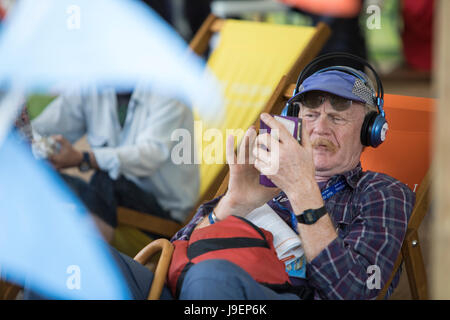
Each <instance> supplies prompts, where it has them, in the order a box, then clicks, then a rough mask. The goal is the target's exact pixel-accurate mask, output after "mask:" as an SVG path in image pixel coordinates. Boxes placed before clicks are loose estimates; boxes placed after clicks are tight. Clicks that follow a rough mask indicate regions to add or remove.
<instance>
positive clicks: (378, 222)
mask: <svg viewBox="0 0 450 320" xmlns="http://www.w3.org/2000/svg"><path fill="white" fill-rule="evenodd" d="M353 72H354V73H355V75H358V76H353V75H350V74H348V73H346V72H342V71H336V70H330V71H325V72H321V73H318V74H314V75H312V76H310V77H308V78H307V79H306V80H304V82H303V84H302V88H303V90H301V91H300V93H299V94H298V95H297V96H296V99H298V102H299V103H300V112H299V117H301V118H302V119H303V124H304V125H303V132H302V137H303V141H302V145H300V144H298V142H297V140H296V139H294V138H293V137H292V135H291V134H290V133H289V132H288V131H287V130H286V129H285V128H284V127H283V125H281V124H280V123H278V122H277V121H276V120H275V119H274V118H273V117H271V116H270V115H268V114H262V115H261V119H262V120H263V121H264V122H265V123H267V124H268V125H269V126H270V127H271V128H272V129H278V131H279V138H278V139H274V138H273V137H270V136H269V137H268V136H267V134H264V135H259V136H258V137H255V135H252V133H251V132H252V131H251V130H249V131H248V132H247V134H246V136H245V137H244V140H243V141H244V143H242V144H241V147H240V149H239V152H245V151H246V149H247V150H252V151H253V154H254V156H255V157H256V159H255V161H254V165H250V164H238V163H236V162H235V161H234V158H233V157H235V155H234V154H233V152H230V150H233V149H232V145H233V140H232V139H230V140H229V145H228V146H227V147H228V150H229V151H228V162H229V163H234V164H230V181H229V187H228V191H227V192H226V194H225V195H224V196H223V197H221V198H219V199H215V200H212V201H211V202H208V203H205V204H204V205H203V206H202V207H200V208H199V210H198V212H197V215H196V216H195V217H194V218H193V220H192V222H191V223H190V224H189V225H188V226H186V227H185V228H184V229H182V230H180V232H178V234H177V235H175V237H174V239H173V240H175V239H189V238H190V237H191V235H192V234H193V232H194V233H195V232H196V231H197V230H199V229H200V228H207V227H208V226H209V225H210V224H211V222H213V223H214V221H217V220H224V219H226V217H228V216H229V215H238V216H243V217H245V216H246V215H247V214H249V213H250V212H252V211H253V210H254V209H256V208H258V207H260V206H262V205H263V204H264V203H268V204H269V206H270V207H272V209H273V210H274V211H275V212H276V213H278V215H279V216H280V217H282V218H283V219H284V220H285V221H286V223H288V224H289V225H291V227H292V228H294V229H295V231H297V232H298V234H299V237H300V239H301V241H302V246H303V249H304V253H305V256H306V261H307V264H306V277H305V279H301V278H297V277H290V278H291V281H292V283H293V284H294V285H298V286H305V287H307V288H310V289H311V291H312V293H313V297H314V298H315V299H372V298H375V297H376V296H377V295H378V293H379V290H377V289H381V288H382V287H383V286H384V284H385V283H386V282H387V280H388V279H389V277H390V275H391V273H392V270H393V266H394V263H395V260H396V258H397V255H398V253H399V252H400V248H401V244H402V241H403V238H404V236H405V232H406V227H407V221H408V218H409V215H410V214H411V211H412V208H413V205H414V200H415V198H414V193H413V192H412V191H411V190H410V189H409V188H407V187H406V186H405V185H404V184H403V183H401V182H399V181H397V180H395V179H394V178H392V177H389V176H387V175H385V174H381V173H375V172H370V171H367V172H364V171H363V170H362V168H361V165H360V156H361V152H362V151H363V148H364V147H365V146H364V145H363V143H362V139H361V130H365V129H366V128H362V127H363V123H364V120H365V119H366V115H367V114H368V113H370V112H372V111H374V110H376V107H375V103H374V102H373V101H374V100H373V99H372V98H373V97H374V96H375V92H374V89H373V87H372V86H371V84H370V81H369V80H368V78H367V76H366V75H365V74H363V73H361V72H358V71H356V70H353ZM360 76H361V77H363V79H367V82H366V85H361V82H360V80H358V79H359V78H360ZM357 82H359V83H358V89H359V91H358V94H357V95H355V89H354V88H355V83H357ZM336 88H339V90H336ZM252 141H254V147H253V148H252V147H251V145H252ZM275 143H278V152H279V154H278V156H277V157H275V158H278V159H279V169H278V171H277V172H276V173H275V174H271V175H269V177H270V179H271V180H272V181H273V182H274V184H275V185H276V186H278V188H279V189H281V190H282V193H281V194H280V195H279V196H278V197H276V198H274V199H272V198H273V197H274V196H276V195H277V194H278V192H279V191H280V190H278V189H275V190H274V189H270V188H266V187H264V186H262V185H260V184H259V179H258V177H259V174H260V173H263V174H265V173H270V169H271V164H270V162H271V161H270V159H271V154H270V153H271V144H275ZM261 147H264V148H261ZM272 159H273V157H272ZM330 192H331V193H330ZM324 195H327V196H326V197H324ZM283 200H285V201H284V202H283ZM276 202H278V203H281V202H283V206H284V207H285V208H288V210H281V209H282V208H280V206H278V205H276ZM286 211H290V212H292V213H293V214H295V216H302V215H303V214H305V213H306V212H307V211H309V213H311V212H312V213H313V216H314V218H315V219H314V220H316V221H315V222H314V223H312V224H307V223H304V222H303V223H302V222H300V223H298V224H296V225H292V224H291V223H290V222H291V220H290V217H289V214H287V213H286ZM212 213H213V214H212ZM211 216H212V217H213V219H212V220H211V218H210V217H211ZM214 218H215V220H214ZM299 221H302V220H301V219H299ZM373 270H379V271H380V273H379V277H380V282H379V284H378V285H376V286H373V285H370V284H369V285H368V283H367V282H368V278H369V276H371V274H372V272H373ZM398 279H399V272H398V273H397V274H396V276H395V278H394V280H393V282H392V284H391V285H390V287H389V290H388V295H390V294H391V293H392V290H393V289H394V288H395V287H396V285H397V284H398ZM211 281H214V282H215V283H216V285H214V286H211V285H208V283H211ZM180 297H181V298H185V297H186V298H192V299H197V298H198V299H203V298H205V299H207V298H209V299H211V298H213V299H214V298H217V299H233V298H237V299H240V298H250V299H265V298H270V299H273V298H293V295H291V294H289V293H282V294H279V293H276V292H274V291H271V290H270V289H267V288H266V287H265V286H263V285H261V284H259V283H257V282H256V281H254V280H253V279H252V278H251V277H250V276H249V274H248V273H246V272H244V271H243V270H242V269H241V268H238V267H236V266H231V265H229V262H227V261H223V260H210V261H204V262H201V263H198V264H196V265H194V266H193V267H191V268H190V269H189V271H188V272H187V274H186V275H185V277H184V281H183V284H182V289H181V292H180Z"/></svg>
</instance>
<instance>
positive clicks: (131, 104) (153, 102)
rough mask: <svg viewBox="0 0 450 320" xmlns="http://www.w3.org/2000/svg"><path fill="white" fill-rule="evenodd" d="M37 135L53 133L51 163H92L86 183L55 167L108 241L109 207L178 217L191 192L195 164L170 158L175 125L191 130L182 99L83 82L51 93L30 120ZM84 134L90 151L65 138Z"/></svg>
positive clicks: (112, 217) (113, 220) (85, 166)
mask: <svg viewBox="0 0 450 320" xmlns="http://www.w3.org/2000/svg"><path fill="white" fill-rule="evenodd" d="M32 127H33V130H34V131H35V132H36V133H37V134H39V135H44V136H48V135H55V136H54V139H55V140H56V141H57V143H58V144H59V148H60V150H59V152H58V153H56V154H54V155H52V156H50V157H49V160H50V162H51V163H52V164H53V166H54V167H55V168H56V169H58V170H59V169H65V168H71V167H79V168H80V170H81V171H87V170H90V169H93V170H94V171H95V173H94V174H93V176H92V178H91V180H90V183H89V184H87V183H86V182H84V181H83V180H81V179H79V178H76V177H73V176H69V175H65V174H63V178H64V179H65V180H66V182H68V184H69V185H70V186H71V187H72V188H73V189H74V190H75V192H76V193H77V194H78V196H79V197H80V198H81V200H83V202H84V203H85V204H86V206H87V207H88V209H89V210H90V211H91V212H93V213H94V216H95V217H99V218H100V219H96V220H97V222H98V223H99V225H100V228H101V230H102V232H103V234H104V235H105V237H106V238H107V239H108V240H111V238H112V235H113V228H114V227H116V225H117V216H116V209H117V206H119V205H120V206H125V207H129V208H131V209H135V210H138V211H142V212H146V213H150V214H154V215H157V216H160V217H163V218H167V219H173V220H176V221H183V220H184V219H185V217H186V215H187V214H188V213H189V211H190V210H191V209H192V207H193V205H194V203H195V201H196V199H197V194H198V187H199V173H198V167H197V166H196V165H193V164H180V165H175V164H174V163H173V162H172V161H171V158H170V156H171V150H172V147H173V146H174V143H175V141H172V139H171V135H172V132H173V131H174V130H175V129H179V128H184V129H187V130H189V131H190V132H193V115H192V112H191V111H190V110H189V109H188V108H187V107H186V106H185V105H183V104H181V103H179V102H176V101H174V100H170V99H166V98H164V97H160V96H157V95H155V94H152V93H150V92H149V91H148V90H146V88H145V87H144V84H139V85H138V86H137V87H136V89H135V90H134V92H133V93H126V92H125V93H116V92H115V91H114V90H112V89H107V88H102V89H98V88H95V87H86V88H83V89H74V90H73V92H70V93H67V94H65V95H62V96H60V97H58V98H57V99H55V100H54V101H53V102H52V103H51V104H50V105H48V106H47V107H46V109H45V110H44V111H43V112H42V114H41V115H39V117H37V118H36V119H35V120H33V121H32ZM84 134H86V135H87V141H88V142H89V145H90V147H91V150H89V151H88V150H77V149H75V148H74V147H73V146H72V144H73V143H74V142H75V141H77V140H78V139H80V138H81V137H82V136H83V135H84Z"/></svg>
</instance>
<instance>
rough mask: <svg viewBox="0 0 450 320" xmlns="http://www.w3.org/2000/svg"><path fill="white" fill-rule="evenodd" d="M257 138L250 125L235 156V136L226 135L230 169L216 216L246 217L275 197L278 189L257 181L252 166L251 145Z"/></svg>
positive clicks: (253, 128) (257, 176)
mask: <svg viewBox="0 0 450 320" xmlns="http://www.w3.org/2000/svg"><path fill="white" fill-rule="evenodd" d="M255 139H256V130H255V127H254V126H251V127H250V128H249V129H248V130H247V132H246V133H245V135H244V137H243V138H242V142H241V144H240V146H239V148H238V155H237V156H236V154H235V152H234V136H233V135H230V136H228V137H227V145H226V158H227V163H228V165H229V168H230V179H229V181H228V190H227V192H226V194H225V196H224V197H223V198H222V199H221V200H220V202H219V204H218V205H217V207H216V209H215V213H216V216H217V218H219V219H221V220H222V219H225V218H226V217H227V216H229V215H231V214H234V215H241V216H245V215H246V214H248V213H250V212H251V211H253V210H254V209H256V208H258V207H260V206H262V205H263V204H264V203H266V202H267V201H269V200H270V199H272V198H273V197H274V196H276V195H277V194H278V193H279V192H280V190H279V189H277V188H267V187H264V186H263V185H260V184H259V172H258V170H256V169H255V167H254V165H253V163H254V157H253V155H252V148H253V145H254V143H255Z"/></svg>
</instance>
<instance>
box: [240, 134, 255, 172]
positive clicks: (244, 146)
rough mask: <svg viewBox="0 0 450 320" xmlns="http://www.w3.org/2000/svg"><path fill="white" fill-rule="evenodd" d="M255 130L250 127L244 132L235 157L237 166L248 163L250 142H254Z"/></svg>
mask: <svg viewBox="0 0 450 320" xmlns="http://www.w3.org/2000/svg"><path fill="white" fill-rule="evenodd" d="M255 137H256V130H255V127H254V126H251V127H250V128H248V129H247V131H246V132H245V135H244V137H243V138H242V141H241V144H240V146H239V152H238V155H237V161H238V164H249V163H250V154H251V149H250V148H251V145H252V144H253V143H252V140H255Z"/></svg>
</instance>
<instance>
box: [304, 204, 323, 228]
mask: <svg viewBox="0 0 450 320" xmlns="http://www.w3.org/2000/svg"><path fill="white" fill-rule="evenodd" d="M326 213H327V208H325V206H322V207H320V208H318V209H308V210H305V211H303V212H302V213H301V214H299V215H298V216H297V221H298V222H300V223H303V224H313V223H315V222H316V221H317V220H319V219H320V218H321V217H322V216H323V215H325V214H326Z"/></svg>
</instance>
